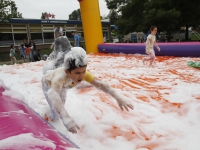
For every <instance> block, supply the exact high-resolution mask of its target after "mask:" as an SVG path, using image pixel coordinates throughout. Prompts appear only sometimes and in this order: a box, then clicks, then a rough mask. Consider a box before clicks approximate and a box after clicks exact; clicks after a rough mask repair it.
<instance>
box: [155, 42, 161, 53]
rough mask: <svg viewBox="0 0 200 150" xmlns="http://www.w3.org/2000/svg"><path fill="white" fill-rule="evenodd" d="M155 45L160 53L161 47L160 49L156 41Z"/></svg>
mask: <svg viewBox="0 0 200 150" xmlns="http://www.w3.org/2000/svg"><path fill="white" fill-rule="evenodd" d="M154 45H155V46H156V48H157V50H158V51H160V47H158V44H157V43H156V41H155V42H154Z"/></svg>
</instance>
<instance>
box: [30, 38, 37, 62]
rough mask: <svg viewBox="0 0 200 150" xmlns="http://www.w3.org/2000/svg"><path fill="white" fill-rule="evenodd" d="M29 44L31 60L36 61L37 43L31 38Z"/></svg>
mask: <svg viewBox="0 0 200 150" xmlns="http://www.w3.org/2000/svg"><path fill="white" fill-rule="evenodd" d="M29 46H30V60H31V61H32V62H34V61H35V60H34V55H35V54H36V45H35V43H34V41H33V40H32V39H30V42H29Z"/></svg>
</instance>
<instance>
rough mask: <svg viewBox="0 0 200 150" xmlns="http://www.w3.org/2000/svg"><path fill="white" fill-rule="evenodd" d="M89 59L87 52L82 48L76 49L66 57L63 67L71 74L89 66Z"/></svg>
mask: <svg viewBox="0 0 200 150" xmlns="http://www.w3.org/2000/svg"><path fill="white" fill-rule="evenodd" d="M87 63H88V58H87V55H86V52H85V50H84V49H83V48H81V47H75V48H73V50H71V51H70V52H68V53H67V54H66V55H65V59H64V64H63V67H64V69H65V70H68V71H69V72H71V71H72V70H74V69H76V68H80V67H84V66H87Z"/></svg>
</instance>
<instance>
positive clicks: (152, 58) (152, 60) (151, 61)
mask: <svg viewBox="0 0 200 150" xmlns="http://www.w3.org/2000/svg"><path fill="white" fill-rule="evenodd" d="M149 55H150V63H149V68H150V67H151V66H152V64H153V62H154V60H155V53H154V52H151V53H149Z"/></svg>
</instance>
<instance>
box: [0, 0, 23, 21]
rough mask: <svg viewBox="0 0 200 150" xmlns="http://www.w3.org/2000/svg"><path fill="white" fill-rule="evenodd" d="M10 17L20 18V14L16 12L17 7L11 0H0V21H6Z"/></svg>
mask: <svg viewBox="0 0 200 150" xmlns="http://www.w3.org/2000/svg"><path fill="white" fill-rule="evenodd" d="M11 18H22V14H21V13H19V12H17V7H16V4H15V2H14V1H12V0H0V21H2V22H8V20H9V19H11Z"/></svg>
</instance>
